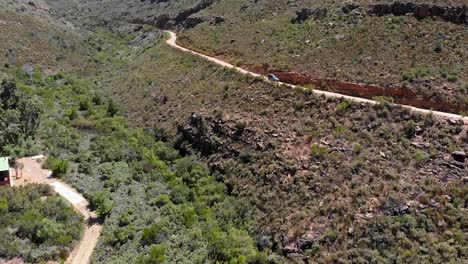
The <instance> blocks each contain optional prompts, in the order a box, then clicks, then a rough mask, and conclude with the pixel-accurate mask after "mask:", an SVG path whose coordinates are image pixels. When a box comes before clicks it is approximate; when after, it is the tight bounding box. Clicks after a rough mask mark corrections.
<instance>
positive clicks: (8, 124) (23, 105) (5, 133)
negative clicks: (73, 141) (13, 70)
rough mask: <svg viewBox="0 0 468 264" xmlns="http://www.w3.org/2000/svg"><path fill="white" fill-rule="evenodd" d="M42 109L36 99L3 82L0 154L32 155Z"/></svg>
mask: <svg viewBox="0 0 468 264" xmlns="http://www.w3.org/2000/svg"><path fill="white" fill-rule="evenodd" d="M41 112H42V109H41V106H40V102H39V101H38V99H37V98H35V97H31V96H28V95H26V94H24V93H23V92H21V91H20V90H19V89H18V87H17V85H16V83H15V82H14V81H11V80H3V81H2V83H1V87H0V153H4V154H7V155H12V156H24V155H26V154H34V152H35V151H37V149H36V148H35V147H34V144H33V139H34V136H35V135H36V130H37V128H38V126H39V121H40V115H41Z"/></svg>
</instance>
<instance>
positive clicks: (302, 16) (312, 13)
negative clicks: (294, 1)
mask: <svg viewBox="0 0 468 264" xmlns="http://www.w3.org/2000/svg"><path fill="white" fill-rule="evenodd" d="M327 13H328V10H327V9H326V8H316V9H310V8H303V9H302V10H301V11H297V12H296V17H295V18H294V19H293V20H291V22H292V23H301V22H304V21H306V20H307V19H309V18H311V17H314V18H315V19H320V18H324V17H325V16H326V15H327Z"/></svg>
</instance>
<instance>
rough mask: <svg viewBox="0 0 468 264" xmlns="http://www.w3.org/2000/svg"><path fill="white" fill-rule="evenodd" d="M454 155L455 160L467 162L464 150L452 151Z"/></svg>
mask: <svg viewBox="0 0 468 264" xmlns="http://www.w3.org/2000/svg"><path fill="white" fill-rule="evenodd" d="M452 157H453V159H454V160H456V161H458V162H465V159H466V153H465V152H463V151H454V152H452Z"/></svg>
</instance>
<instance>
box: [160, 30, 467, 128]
mask: <svg viewBox="0 0 468 264" xmlns="http://www.w3.org/2000/svg"><path fill="white" fill-rule="evenodd" d="M165 32H167V33H169V35H170V38H169V39H168V40H167V41H166V43H167V44H168V45H169V46H171V47H174V48H176V49H178V50H181V51H185V52H189V53H192V54H194V55H197V56H199V57H202V58H204V59H206V60H209V61H211V62H214V63H216V64H218V65H220V66H223V67H226V68H230V69H234V70H236V71H237V72H240V73H242V74H245V75H251V76H254V77H259V78H262V79H264V80H265V81H266V82H270V83H275V84H281V85H285V86H288V87H290V88H293V89H304V88H302V87H300V86H296V85H292V84H289V83H283V82H272V81H270V80H268V78H267V77H265V76H263V75H259V74H257V73H254V72H251V71H248V70H245V69H242V68H239V67H236V66H234V65H232V64H229V63H227V62H225V61H222V60H219V59H217V58H213V57H210V56H207V55H205V54H202V53H199V52H196V51H193V50H190V49H187V48H184V47H182V46H179V45H178V44H177V43H176V41H177V35H176V33H174V32H172V31H168V30H165ZM312 91H313V93H315V94H317V95H324V96H326V97H331V98H345V99H348V100H351V101H354V102H359V103H367V104H378V102H377V101H374V100H369V99H364V98H360V97H354V96H349V95H343V94H338V93H333V92H326V91H320V90H316V89H314V90H312ZM401 106H403V107H405V108H408V109H410V110H411V111H414V112H417V113H422V114H433V115H434V116H438V117H443V118H448V119H456V120H458V119H460V120H463V121H464V122H465V124H468V117H464V116H461V115H457V114H452V113H445V112H439V111H431V110H427V109H421V108H417V107H414V106H408V105H401Z"/></svg>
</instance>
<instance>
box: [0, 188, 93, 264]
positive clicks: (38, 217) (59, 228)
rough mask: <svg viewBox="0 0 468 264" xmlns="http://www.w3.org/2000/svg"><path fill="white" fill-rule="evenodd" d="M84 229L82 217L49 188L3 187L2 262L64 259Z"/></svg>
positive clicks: (0, 212)
mask: <svg viewBox="0 0 468 264" xmlns="http://www.w3.org/2000/svg"><path fill="white" fill-rule="evenodd" d="M83 228H84V226H83V219H82V217H81V216H80V215H79V214H78V213H77V212H75V211H74V209H73V207H71V205H70V204H68V203H67V202H65V201H64V200H63V199H62V198H61V197H59V196H58V195H57V194H53V193H52V190H51V189H50V187H49V186H46V185H27V186H25V187H20V188H18V187H2V188H0V260H1V259H11V258H14V257H21V258H23V259H24V260H25V261H27V262H30V263H38V262H41V261H46V260H58V259H64V258H66V257H67V256H68V253H69V252H70V250H71V248H72V247H73V246H74V245H75V244H76V241H77V240H79V239H80V237H81V233H82V230H83Z"/></svg>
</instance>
